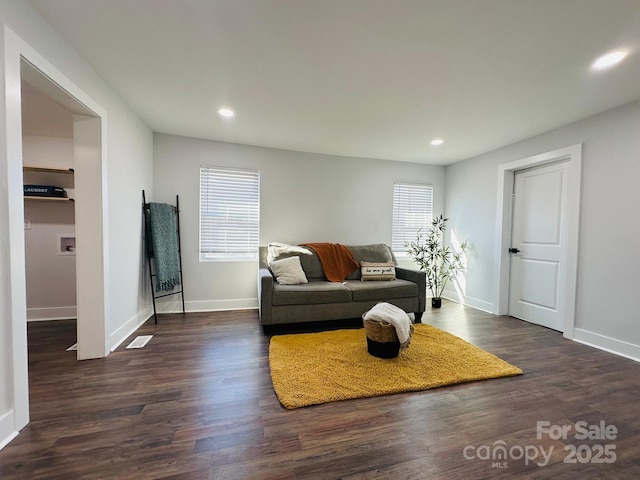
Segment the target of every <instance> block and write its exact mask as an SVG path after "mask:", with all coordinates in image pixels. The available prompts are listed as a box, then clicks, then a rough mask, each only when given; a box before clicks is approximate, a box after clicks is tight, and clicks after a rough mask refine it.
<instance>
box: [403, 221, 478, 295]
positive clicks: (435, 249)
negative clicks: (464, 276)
mask: <svg viewBox="0 0 640 480" xmlns="http://www.w3.org/2000/svg"><path fill="white" fill-rule="evenodd" d="M448 220H449V219H448V218H444V217H443V216H442V214H440V216H438V217H435V218H434V219H433V221H432V222H431V225H432V226H431V229H430V230H429V231H428V232H427V233H426V234H424V233H423V232H422V230H420V231H418V234H417V236H416V239H415V240H413V241H411V242H405V246H406V247H407V253H408V254H409V256H410V257H411V258H412V259H413V261H414V262H416V263H417V264H418V266H419V267H420V270H422V271H424V272H425V273H426V274H427V287H428V288H429V290H430V291H431V296H432V298H431V306H432V307H434V308H440V306H441V305H442V298H441V295H442V292H443V291H444V287H445V286H446V285H447V282H449V280H451V279H454V278H456V275H457V274H458V273H459V272H461V271H462V270H464V269H465V265H464V258H463V253H464V252H466V251H467V248H468V244H467V242H466V241H465V242H462V244H460V249H459V251H453V250H452V249H451V247H449V246H445V245H444V238H443V237H444V231H445V230H446V228H447V221H448Z"/></svg>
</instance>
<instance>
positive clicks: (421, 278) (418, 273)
mask: <svg viewBox="0 0 640 480" xmlns="http://www.w3.org/2000/svg"><path fill="white" fill-rule="evenodd" d="M396 277H398V278H400V279H401V280H409V281H410V282H413V283H415V284H416V285H418V305H419V310H418V311H419V312H424V311H425V309H426V304H427V302H426V297H427V274H426V273H425V272H423V271H422V270H412V269H410V268H404V267H398V266H396Z"/></svg>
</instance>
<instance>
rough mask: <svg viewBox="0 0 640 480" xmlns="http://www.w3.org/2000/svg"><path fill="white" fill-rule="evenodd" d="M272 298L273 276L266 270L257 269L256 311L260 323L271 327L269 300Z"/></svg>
mask: <svg viewBox="0 0 640 480" xmlns="http://www.w3.org/2000/svg"><path fill="white" fill-rule="evenodd" d="M272 297H273V275H271V271H269V269H268V268H260V269H258V309H259V312H260V323H261V324H262V325H271V324H272V323H273V321H272V315H271V298H272Z"/></svg>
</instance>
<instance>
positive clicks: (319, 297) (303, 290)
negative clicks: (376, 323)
mask: <svg viewBox="0 0 640 480" xmlns="http://www.w3.org/2000/svg"><path fill="white" fill-rule="evenodd" d="M369 283H372V282H369ZM351 299H352V297H351V289H349V288H347V287H346V286H345V285H344V284H342V283H337V282H326V281H312V282H309V283H303V284H301V285H279V284H277V283H274V285H273V297H272V299H271V303H272V304H273V305H313V304H321V303H348V302H350V301H351Z"/></svg>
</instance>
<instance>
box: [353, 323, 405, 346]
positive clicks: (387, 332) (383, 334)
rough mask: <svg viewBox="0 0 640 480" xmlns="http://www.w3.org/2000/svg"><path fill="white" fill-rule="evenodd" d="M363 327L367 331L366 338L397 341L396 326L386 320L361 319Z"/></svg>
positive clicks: (382, 341)
mask: <svg viewBox="0 0 640 480" xmlns="http://www.w3.org/2000/svg"><path fill="white" fill-rule="evenodd" d="M362 322H363V323H364V329H365V331H366V332H367V338H370V339H371V340H373V341H375V342H381V343H387V342H397V341H398V335H397V334H396V328H395V327H394V326H393V325H391V324H390V323H387V322H374V321H372V320H364V319H363V320H362Z"/></svg>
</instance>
